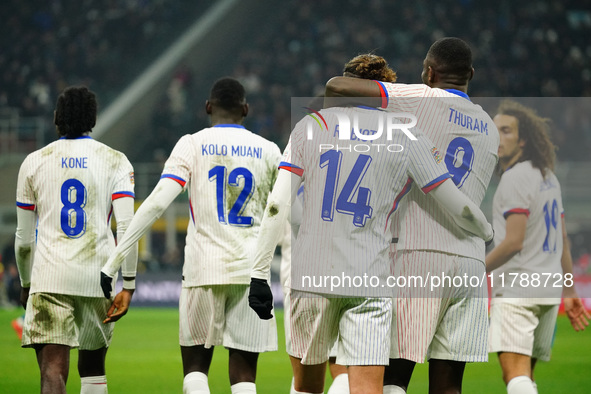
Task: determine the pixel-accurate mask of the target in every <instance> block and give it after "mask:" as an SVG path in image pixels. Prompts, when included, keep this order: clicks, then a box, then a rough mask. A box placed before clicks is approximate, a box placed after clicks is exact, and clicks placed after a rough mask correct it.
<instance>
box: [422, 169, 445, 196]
mask: <svg viewBox="0 0 591 394" xmlns="http://www.w3.org/2000/svg"><path fill="white" fill-rule="evenodd" d="M449 178H451V176H450V175H449V173H445V174H443V175H441V176H438V177H437V178H435V179H433V180H432V181H431V182H429V183H428V184H427V185H425V187H423V188H422V189H421V190H422V191H423V193H425V194H427V193H429V192H430V191H431V190H433V189H435V188H436V187H437V186H439V185H441V184H442V183H443V182H445V181H446V180H447V179H449Z"/></svg>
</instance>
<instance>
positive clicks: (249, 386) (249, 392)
mask: <svg viewBox="0 0 591 394" xmlns="http://www.w3.org/2000/svg"><path fill="white" fill-rule="evenodd" d="M230 390H232V394H243V393H244V394H256V392H257V386H256V385H255V384H254V383H252V382H240V383H236V384H233V385H232V386H230Z"/></svg>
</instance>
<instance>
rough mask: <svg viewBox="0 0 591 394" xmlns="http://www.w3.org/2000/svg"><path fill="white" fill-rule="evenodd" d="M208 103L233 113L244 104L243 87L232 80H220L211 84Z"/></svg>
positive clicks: (226, 78)
mask: <svg viewBox="0 0 591 394" xmlns="http://www.w3.org/2000/svg"><path fill="white" fill-rule="evenodd" d="M209 102H210V103H211V104H212V105H215V106H218V107H220V108H222V109H225V110H227V111H233V110H236V109H238V108H241V107H242V106H243V105H244V104H246V92H245V91H244V86H242V84H241V83H240V82H238V81H237V80H236V79H234V78H230V77H224V78H220V79H218V80H217V81H215V83H214V84H213V87H212V88H211V92H210V93H209Z"/></svg>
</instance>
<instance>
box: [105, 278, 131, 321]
mask: <svg viewBox="0 0 591 394" xmlns="http://www.w3.org/2000/svg"><path fill="white" fill-rule="evenodd" d="M124 279H125V278H124ZM133 293H134V290H131V289H123V290H121V291H120V292H119V293H118V294H117V295H116V296H115V299H114V300H113V303H112V304H111V307H110V308H109V310H108V311H107V318H106V319H105V320H103V323H105V324H106V323H114V322H116V321H117V320H119V319H121V318H122V317H123V316H125V314H126V313H127V311H128V310H129V304H130V303H131V298H132V296H133Z"/></svg>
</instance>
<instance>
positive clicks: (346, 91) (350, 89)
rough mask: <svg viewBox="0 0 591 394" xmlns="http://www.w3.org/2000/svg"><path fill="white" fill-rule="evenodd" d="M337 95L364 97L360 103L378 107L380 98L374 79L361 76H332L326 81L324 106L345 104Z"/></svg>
mask: <svg viewBox="0 0 591 394" xmlns="http://www.w3.org/2000/svg"><path fill="white" fill-rule="evenodd" d="M339 97H366V98H364V99H363V102H362V103H361V104H363V105H366V106H369V107H380V106H381V105H382V98H381V94H380V88H379V86H378V84H377V83H376V82H375V81H372V80H369V79H361V78H349V77H334V78H331V79H330V80H329V81H328V82H327V83H326V90H325V98H324V107H325V108H328V107H335V106H346V104H350V103H344V102H343V101H342V99H340V100H339V99H338V98H339Z"/></svg>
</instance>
